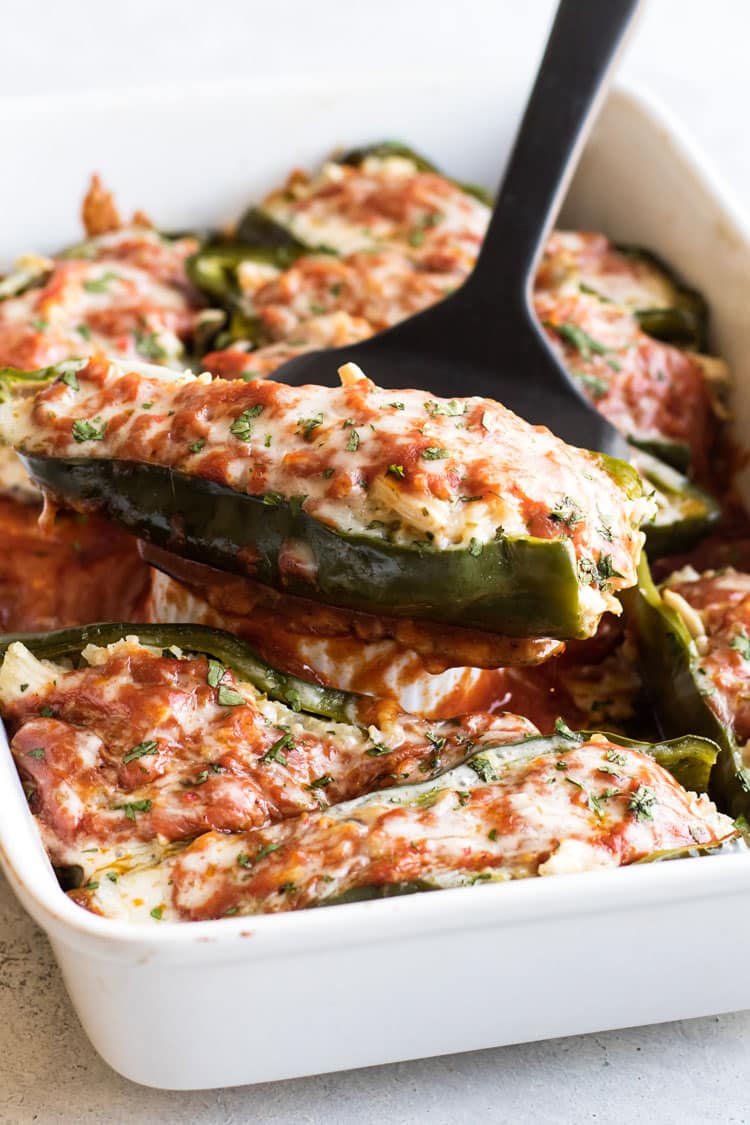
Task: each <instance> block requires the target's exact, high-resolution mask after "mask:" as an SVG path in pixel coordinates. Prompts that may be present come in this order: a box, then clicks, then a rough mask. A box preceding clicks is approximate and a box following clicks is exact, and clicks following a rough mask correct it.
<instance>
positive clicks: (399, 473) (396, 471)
mask: <svg viewBox="0 0 750 1125" xmlns="http://www.w3.org/2000/svg"><path fill="white" fill-rule="evenodd" d="M387 472H389V473H390V474H391V476H392V477H404V476H405V475H406V474H405V473H404V466H403V465H389V466H388V469H387Z"/></svg>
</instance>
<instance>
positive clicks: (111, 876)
mask: <svg viewBox="0 0 750 1125" xmlns="http://www.w3.org/2000/svg"><path fill="white" fill-rule="evenodd" d="M107 878H108V879H109V881H110V883H116V882H117V872H116V871H108V872H107Z"/></svg>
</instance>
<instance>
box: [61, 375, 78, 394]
mask: <svg viewBox="0 0 750 1125" xmlns="http://www.w3.org/2000/svg"><path fill="white" fill-rule="evenodd" d="M60 382H61V383H64V384H65V386H66V387H70V389H71V391H80V389H81V384H80V383H79V382H78V377H77V376H76V373H75V371H66V372H65V373H64V374H63V375H61V376H60Z"/></svg>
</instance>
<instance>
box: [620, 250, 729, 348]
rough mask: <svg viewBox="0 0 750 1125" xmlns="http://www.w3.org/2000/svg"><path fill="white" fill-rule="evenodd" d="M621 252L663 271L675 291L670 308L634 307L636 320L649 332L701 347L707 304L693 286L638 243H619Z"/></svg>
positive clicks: (658, 336)
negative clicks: (688, 284) (683, 280)
mask: <svg viewBox="0 0 750 1125" xmlns="http://www.w3.org/2000/svg"><path fill="white" fill-rule="evenodd" d="M617 249H618V250H619V251H620V253H621V254H625V255H626V256H627V257H629V258H634V259H636V260H637V261H641V262H643V263H645V264H646V265H647V266H649V268H650V269H652V270H654V271H655V272H657V273H659V274H661V275H662V277H663V278H664V279H665V280H666V281H667V282H668V283H669V285H670V286H671V288H672V290H673V292H674V304H673V305H672V306H671V307H669V308H643V309H636V311H635V315H636V318H637V319H638V322H639V324H640V326H641V328H642V329H643V331H644V332H646V333H647V334H648V335H649V336H653V337H654V338H655V339H657V340H664V341H665V343H668V344H676V345H677V346H678V347H683V348H691V349H693V350H694V351H704V350H705V347H706V339H707V333H708V306H707V305H706V302H705V300H704V298H703V297H702V296H701V294H700V293H698V292H697V291H696V290H695V289H691V288H689V286H687V285H684V284H683V283H682V282H681V281H680V279H679V278H678V277H676V276H675V274H674V272H673V271H672V270H671V269H670V268H669V266H668V265H667V264H666V263H665V262H663V261H662V260H661V258H658V257H657V256H656V254H652V253H651V251H650V250H644V249H642V248H641V247H639V246H618V247H617Z"/></svg>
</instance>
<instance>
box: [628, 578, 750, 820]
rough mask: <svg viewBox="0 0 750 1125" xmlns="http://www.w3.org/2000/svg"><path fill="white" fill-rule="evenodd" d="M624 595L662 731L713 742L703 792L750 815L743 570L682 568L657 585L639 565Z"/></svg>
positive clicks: (749, 619)
mask: <svg viewBox="0 0 750 1125" xmlns="http://www.w3.org/2000/svg"><path fill="white" fill-rule="evenodd" d="M629 599H630V600H629V604H632V605H633V607H634V614H635V619H636V622H637V626H638V633H639V641H640V649H641V659H642V662H643V664H644V666H645V669H646V675H645V676H644V680H645V682H646V685H647V688H648V690H649V692H650V694H651V697H652V700H653V703H654V706H655V709H656V712H657V715H658V717H659V718H660V720H661V723H662V726H663V729H664V730H665V732H666V733H667V734H669V735H672V734H678V733H681V732H683V731H686V730H690V731H695V732H696V733H698V734H702V735H705V736H707V737H709V738H712V739H713V740H714V741H715V742H717V743H718V745H719V746H720V748H721V749H720V754H719V757H718V759H717V762H716V765H715V766H714V768H713V770H712V773H711V780H710V785H709V792H710V793H711V795H712V796H713V798H714V800H715V801H716V802H717V803H718V804H719V806H720V807H721V808H722V809H724V810H725V811H726V812H728V813H730V814H731V815H732V816H735V817H745V818H746V819H748V820H750V755H749V754H748V751H747V744H748V740H750V709H749V708H748V701H750V640H749V639H748V638H749V637H750V575H749V574H744V573H742V572H740V571H736V570H734V569H733V568H731V567H727V568H725V569H724V570H719V571H711V570H709V571H705V572H704V573H703V574H698V573H697V571H695V570H693V569H692V567H689V566H688V567H684V568H683V569H682V570H679V571H676V572H675V573H674V574H672V575H670V577H669V578H667V580H666V581H665V582H664V583H662V585H661V586H660V587H659V588H658V589H657V587H656V586H654V584H653V582H652V581H651V578H650V575H649V574H648V568H647V566H646V564H645V563H644V564H643V565H642V573H641V579H640V581H639V586H638V592H637V595H635V596H634V595H632V594H631V595H630V596H629Z"/></svg>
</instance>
